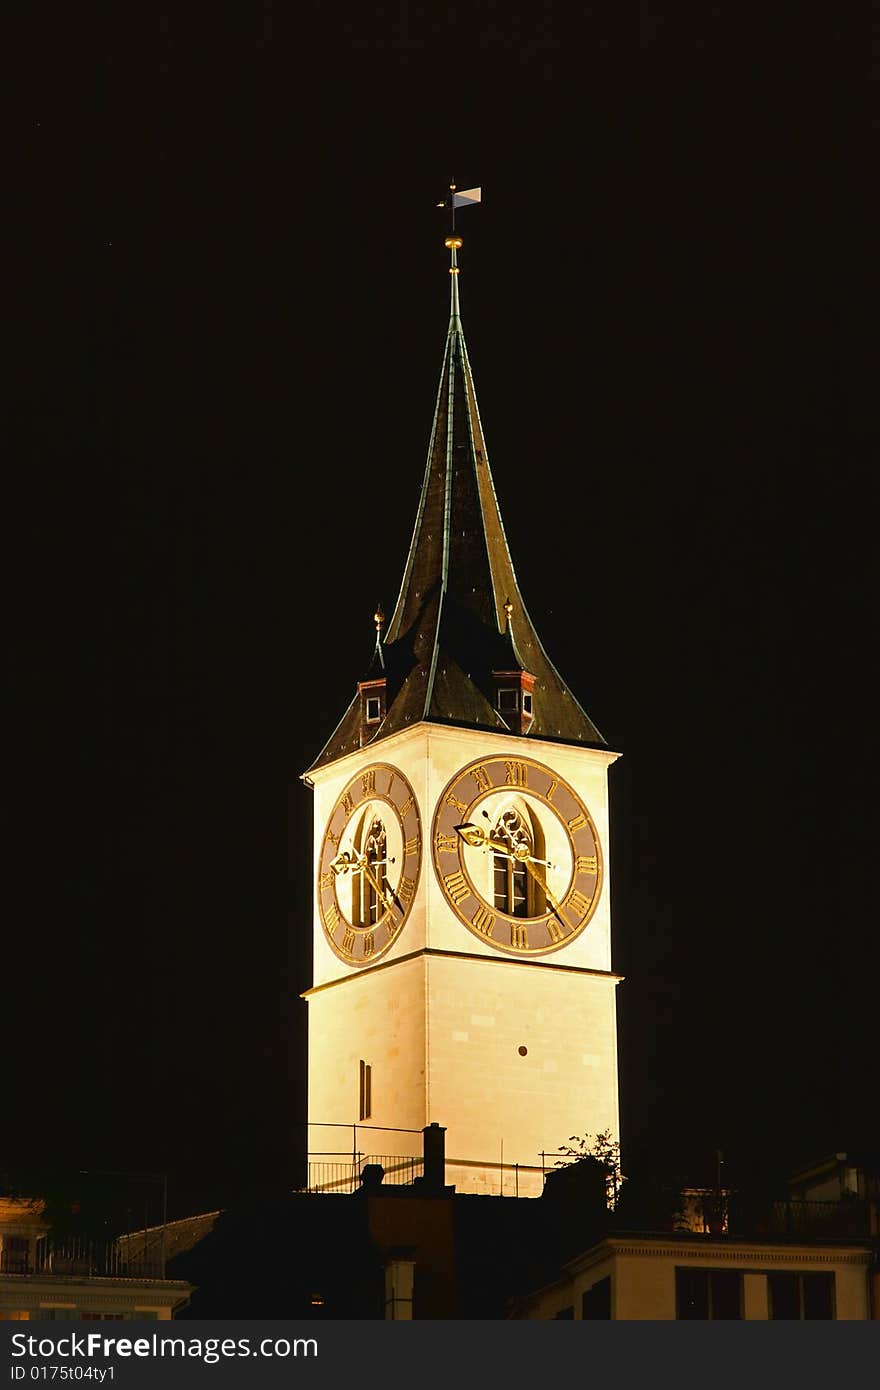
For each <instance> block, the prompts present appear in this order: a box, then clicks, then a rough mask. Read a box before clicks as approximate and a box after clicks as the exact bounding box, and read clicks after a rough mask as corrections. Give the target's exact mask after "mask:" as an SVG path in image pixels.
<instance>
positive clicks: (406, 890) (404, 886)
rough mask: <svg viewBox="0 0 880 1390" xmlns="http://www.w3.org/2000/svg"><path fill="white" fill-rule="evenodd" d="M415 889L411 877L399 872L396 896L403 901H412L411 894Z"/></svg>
mask: <svg viewBox="0 0 880 1390" xmlns="http://www.w3.org/2000/svg"><path fill="white" fill-rule="evenodd" d="M415 891H416V885H415V882H414V881H413V879H411V878H407V876H406V874H401V876H400V882H399V883H398V885H397V896H398V897H399V898H400V899H401V900H402V901H403V902H405V903H409V902H412V895H413V893H414V892H415Z"/></svg>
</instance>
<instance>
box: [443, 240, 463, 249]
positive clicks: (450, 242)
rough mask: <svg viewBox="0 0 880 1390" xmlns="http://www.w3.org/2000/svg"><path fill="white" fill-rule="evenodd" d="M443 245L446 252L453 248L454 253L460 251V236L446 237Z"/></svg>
mask: <svg viewBox="0 0 880 1390" xmlns="http://www.w3.org/2000/svg"><path fill="white" fill-rule="evenodd" d="M443 245H444V246H445V247H446V249H447V251H451V250H452V249H453V247H454V248H455V250H456V251H460V250H461V246H462V240H461V237H460V236H448V237H447V238H446V240H445V241H444V243H443Z"/></svg>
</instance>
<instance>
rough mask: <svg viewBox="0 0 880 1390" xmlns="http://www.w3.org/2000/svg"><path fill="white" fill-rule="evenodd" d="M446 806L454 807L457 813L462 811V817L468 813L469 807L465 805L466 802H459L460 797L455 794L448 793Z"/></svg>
mask: <svg viewBox="0 0 880 1390" xmlns="http://www.w3.org/2000/svg"><path fill="white" fill-rule="evenodd" d="M446 805H447V806H453V807H454V808H455V810H456V811H461V814H462V815H464V814H465V812H466V811H467V805H466V804H465V802H463V801H459V799H458V797H457V796H456V795H455V792H449V793H448V795H447V797H446Z"/></svg>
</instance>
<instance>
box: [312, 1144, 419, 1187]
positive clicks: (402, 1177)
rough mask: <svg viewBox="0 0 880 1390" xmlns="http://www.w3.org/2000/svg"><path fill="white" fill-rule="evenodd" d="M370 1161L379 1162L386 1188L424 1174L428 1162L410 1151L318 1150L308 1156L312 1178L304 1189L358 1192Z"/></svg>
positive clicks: (411, 1180)
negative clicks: (384, 1152) (321, 1151)
mask: <svg viewBox="0 0 880 1390" xmlns="http://www.w3.org/2000/svg"><path fill="white" fill-rule="evenodd" d="M368 1164H379V1165H380V1167H381V1168H382V1170H383V1175H382V1184H383V1186H385V1187H389V1186H391V1187H397V1186H407V1185H408V1184H410V1183H412V1182H414V1181H415V1179H416V1178H419V1177H421V1176H422V1173H423V1172H424V1161H423V1159H422V1158H421V1157H419V1158H414V1157H412V1156H410V1155H408V1154H365V1153H355V1154H351V1153H345V1154H342V1153H339V1152H337V1153H317V1154H309V1156H308V1177H307V1180H306V1185H305V1187H304V1188H300V1189H299V1190H300V1191H301V1192H342V1193H346V1192H356V1191H357V1189H358V1188H359V1187H360V1186H361V1181H362V1174H363V1170H364V1168H366V1167H367V1165H368Z"/></svg>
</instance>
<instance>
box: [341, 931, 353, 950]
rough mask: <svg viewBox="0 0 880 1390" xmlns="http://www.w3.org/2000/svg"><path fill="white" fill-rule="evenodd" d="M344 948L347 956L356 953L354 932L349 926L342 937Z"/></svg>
mask: <svg viewBox="0 0 880 1390" xmlns="http://www.w3.org/2000/svg"><path fill="white" fill-rule="evenodd" d="M342 949H343V951H344V952H345V954H346V955H347V956H351V955H353V954H354V932H353V931H352V929H351V927H349V928H348V929H347V931H346V933H345V935H344V936H343V938H342Z"/></svg>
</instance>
